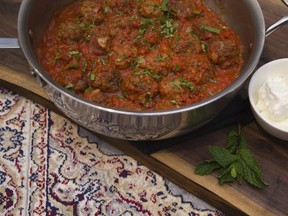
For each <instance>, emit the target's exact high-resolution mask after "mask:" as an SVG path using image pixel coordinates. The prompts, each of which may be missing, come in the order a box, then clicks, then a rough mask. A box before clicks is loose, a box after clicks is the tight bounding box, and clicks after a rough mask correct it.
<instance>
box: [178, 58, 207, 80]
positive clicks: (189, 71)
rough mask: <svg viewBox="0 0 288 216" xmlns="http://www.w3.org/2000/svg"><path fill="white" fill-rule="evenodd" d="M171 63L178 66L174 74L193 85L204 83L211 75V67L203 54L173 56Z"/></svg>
mask: <svg viewBox="0 0 288 216" xmlns="http://www.w3.org/2000/svg"><path fill="white" fill-rule="evenodd" d="M173 61H174V62H178V65H179V70H178V71H176V72H175V74H177V75H178V76H182V77H184V78H185V79H187V80H188V81H191V82H193V83H195V84H198V83H200V82H205V80H204V79H206V78H208V74H210V73H212V71H211V69H212V66H211V64H210V62H209V60H208V58H207V57H206V55H204V54H193V55H175V56H174V57H173ZM211 75H212V74H211ZM209 76H210V75H209Z"/></svg>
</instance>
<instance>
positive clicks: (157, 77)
mask: <svg viewBox="0 0 288 216" xmlns="http://www.w3.org/2000/svg"><path fill="white" fill-rule="evenodd" d="M133 74H134V75H143V74H144V75H149V76H151V77H153V79H156V80H158V79H160V78H161V76H160V75H158V74H156V73H155V72H153V71H151V70H148V69H145V70H143V71H139V72H134V73H133Z"/></svg>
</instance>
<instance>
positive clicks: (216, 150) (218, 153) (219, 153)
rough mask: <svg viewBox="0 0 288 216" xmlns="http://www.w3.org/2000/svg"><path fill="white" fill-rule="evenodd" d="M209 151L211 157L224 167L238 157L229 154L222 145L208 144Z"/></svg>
mask: <svg viewBox="0 0 288 216" xmlns="http://www.w3.org/2000/svg"><path fill="white" fill-rule="evenodd" d="M209 151H210V153H211V154H212V158H213V159H214V160H215V161H217V163H219V164H220V165H221V167H224V168H225V167H227V166H229V165H230V164H232V163H234V162H235V161H237V160H238V159H239V157H238V156H237V155H233V154H231V153H230V152H229V151H228V150H227V149H225V148H222V147H217V146H210V147H209Z"/></svg>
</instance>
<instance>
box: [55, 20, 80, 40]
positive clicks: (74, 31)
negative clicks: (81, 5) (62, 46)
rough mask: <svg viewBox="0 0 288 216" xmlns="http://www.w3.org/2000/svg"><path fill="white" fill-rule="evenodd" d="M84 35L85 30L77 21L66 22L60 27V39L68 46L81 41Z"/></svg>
mask: <svg viewBox="0 0 288 216" xmlns="http://www.w3.org/2000/svg"><path fill="white" fill-rule="evenodd" d="M83 33H84V30H83V28H82V27H81V26H80V25H79V23H78V22H77V21H76V20H66V21H65V22H63V23H61V24H60V25H59V27H58V37H59V38H60V39H61V40H62V41H63V42H64V43H66V44H72V43H75V42H78V41H80V40H81V39H82V37H83Z"/></svg>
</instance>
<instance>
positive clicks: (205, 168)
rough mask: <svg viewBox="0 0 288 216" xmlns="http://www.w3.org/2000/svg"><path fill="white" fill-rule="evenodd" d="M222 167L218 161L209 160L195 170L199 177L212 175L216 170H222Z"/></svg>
mask: <svg viewBox="0 0 288 216" xmlns="http://www.w3.org/2000/svg"><path fill="white" fill-rule="evenodd" d="M220 168H221V165H220V164H218V163H217V162H216V161H213V160H209V161H208V160H207V161H204V162H202V163H200V164H198V166H197V167H196V168H195V174H197V175H209V174H211V173H212V172H213V171H214V170H216V169H220Z"/></svg>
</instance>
